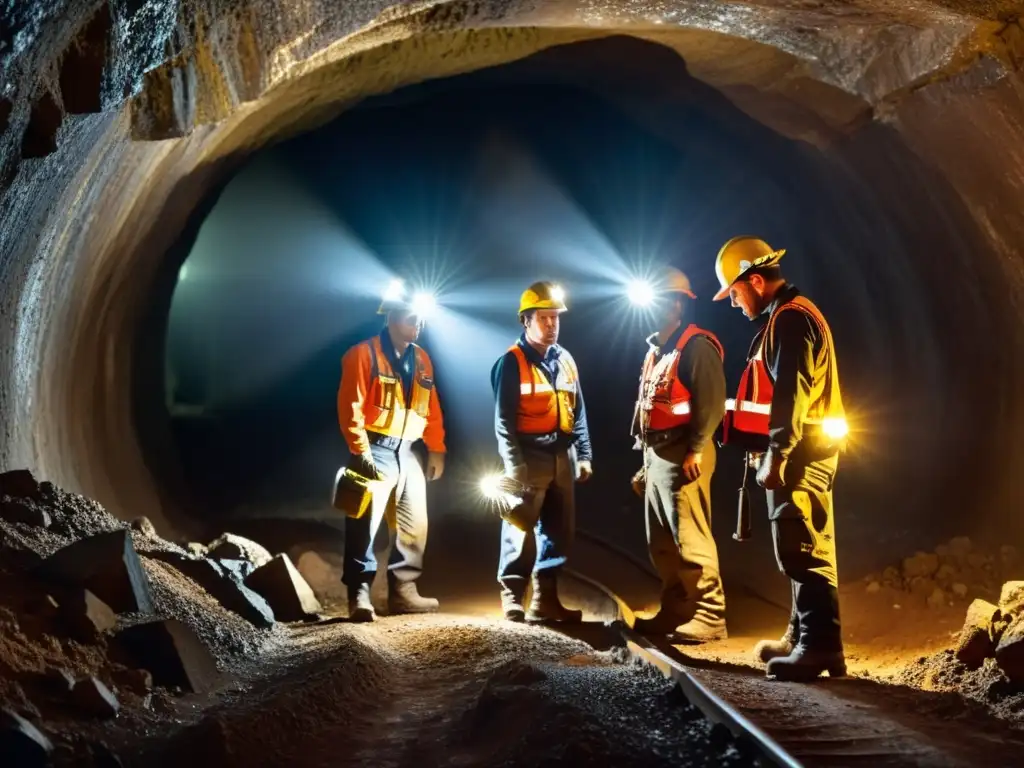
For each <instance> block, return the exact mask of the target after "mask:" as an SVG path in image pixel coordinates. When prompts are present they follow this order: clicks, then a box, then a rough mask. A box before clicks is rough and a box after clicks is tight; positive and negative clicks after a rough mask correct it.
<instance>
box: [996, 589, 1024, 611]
mask: <svg viewBox="0 0 1024 768" xmlns="http://www.w3.org/2000/svg"><path fill="white" fill-rule="evenodd" d="M999 610H1000V611H1002V612H1003V614H1004V615H1005V616H1009V617H1012V618H1016V617H1018V616H1020V615H1022V614H1024V581H1008V582H1006V583H1005V584H1003V588H1002V590H1001V591H1000V593H999Z"/></svg>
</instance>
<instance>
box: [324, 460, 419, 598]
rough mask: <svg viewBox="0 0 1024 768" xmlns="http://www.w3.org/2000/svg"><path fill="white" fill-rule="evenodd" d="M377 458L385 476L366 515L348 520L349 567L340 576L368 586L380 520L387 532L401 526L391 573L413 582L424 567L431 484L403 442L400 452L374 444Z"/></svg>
mask: <svg viewBox="0 0 1024 768" xmlns="http://www.w3.org/2000/svg"><path fill="white" fill-rule="evenodd" d="M370 452H371V453H372V454H373V462H374V464H375V465H376V466H377V471H378V472H379V473H380V474H381V475H383V476H384V480H382V481H381V482H379V483H378V484H377V487H376V488H375V489H374V491H373V497H372V501H371V502H370V509H369V510H368V514H365V515H363V516H362V517H361V518H359V519H354V518H351V517H349V518H346V520H345V566H344V570H343V572H342V577H341V580H342V582H344V583H345V584H347V585H348V586H350V587H354V586H356V585H357V584H364V583H365V584H369V583H370V582H372V581H373V577H374V575H375V574H376V573H377V557H376V555H374V553H373V540H374V538H376V536H377V530H378V529H379V528H380V524H381V521H382V520H387V524H388V534H389V536H390V534H391V532H392V531H394V530H395V529H396V528H397V532H398V535H397V541H396V542H395V546H394V547H393V548H392V549H391V564H390V565H389V566H388V570H389V571H390V575H392V576H394V577H395V578H396V579H398V580H399V581H415V580H416V579H418V578H419V577H420V574H421V573H422V571H423V550H424V549H425V548H426V546H427V483H426V479H425V478H424V475H423V467H422V466H421V465H420V462H419V459H418V458H417V456H416V454H414V453H413V451H412V443H403V444H402V447H401V448H399V449H398V450H397V451H396V450H392V449H386V448H381V447H380V446H377V445H372V444H371V446H370Z"/></svg>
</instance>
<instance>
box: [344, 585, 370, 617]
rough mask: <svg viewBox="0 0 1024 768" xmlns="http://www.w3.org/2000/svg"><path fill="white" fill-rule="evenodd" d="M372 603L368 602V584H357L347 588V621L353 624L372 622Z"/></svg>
mask: <svg viewBox="0 0 1024 768" xmlns="http://www.w3.org/2000/svg"><path fill="white" fill-rule="evenodd" d="M374 618H376V616H375V614H374V612H373V603H372V602H371V600H370V584H368V583H367V584H358V585H356V586H355V587H349V588H348V620H349V621H355V622H364V621H373V620H374Z"/></svg>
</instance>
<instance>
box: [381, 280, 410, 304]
mask: <svg viewBox="0 0 1024 768" xmlns="http://www.w3.org/2000/svg"><path fill="white" fill-rule="evenodd" d="M380 298H381V301H401V300H402V299H403V298H405V283H403V282H402V281H401V280H398V279H397V278H396V279H394V280H392V281H390V282H389V283H388V285H387V287H386V288H385V289H384V291H383V292H382V293H381V296H380Z"/></svg>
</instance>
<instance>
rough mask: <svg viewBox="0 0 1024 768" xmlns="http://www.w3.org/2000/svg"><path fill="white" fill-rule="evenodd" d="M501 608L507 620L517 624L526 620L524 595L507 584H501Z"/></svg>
mask: <svg viewBox="0 0 1024 768" xmlns="http://www.w3.org/2000/svg"><path fill="white" fill-rule="evenodd" d="M499 583H500V582H499ZM501 610H502V611H503V612H504V614H505V619H506V621H514V622H516V623H517V624H519V623H522V622H524V621H526V611H525V610H523V598H522V595H519V594H516V592H515V590H513V589H511V588H510V587H508V586H506V585H505V584H502V585H501Z"/></svg>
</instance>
